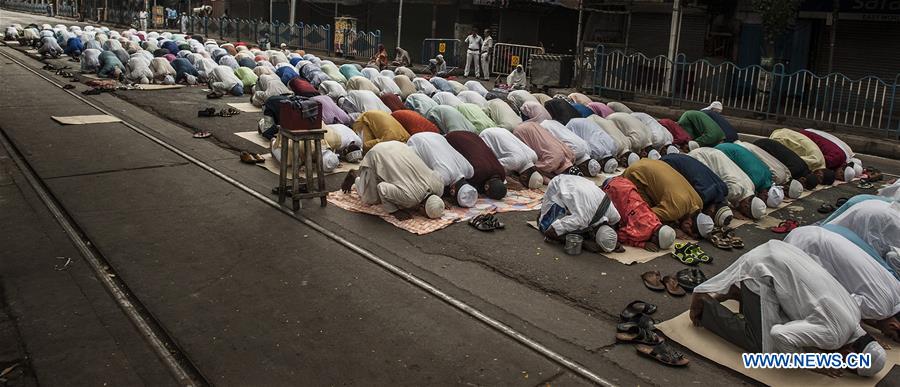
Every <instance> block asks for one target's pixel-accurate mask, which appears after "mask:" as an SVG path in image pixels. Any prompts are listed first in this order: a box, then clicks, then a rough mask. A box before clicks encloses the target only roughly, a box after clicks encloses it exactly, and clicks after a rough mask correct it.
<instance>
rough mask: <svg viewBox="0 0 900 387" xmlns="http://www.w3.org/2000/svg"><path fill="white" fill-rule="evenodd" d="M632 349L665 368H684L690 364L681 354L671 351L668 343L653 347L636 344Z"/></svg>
mask: <svg viewBox="0 0 900 387" xmlns="http://www.w3.org/2000/svg"><path fill="white" fill-rule="evenodd" d="M634 349H635V350H637V352H638V354H640V355H641V356H646V357H649V358H651V359H654V360H656V361H658V362H660V363H663V364H665V365H667V366H672V367H684V366H686V365H688V363H690V361H689V360H688V359H687V358H685V357H684V354H683V353H681V352H678V351H676V350H674V349H672V347H671V346H670V345H669V344H668V343H659V344H657V345H655V346H649V345H645V344H638V345H635V346H634Z"/></svg>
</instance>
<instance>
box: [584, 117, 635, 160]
mask: <svg viewBox="0 0 900 387" xmlns="http://www.w3.org/2000/svg"><path fill="white" fill-rule="evenodd" d="M588 119H589V120H591V121H594V123H595V124H597V125H598V126H600V129H603V131H604V132H606V134H608V135H609V137H610V138H612V139H613V142H615V144H616V151H615V152H613V153H615V155H616V156H621V155H623V154H625V152H629V151H631V140H630V139H628V137H625V134H624V133H622V131H621V130H619V127H618V126H617V125H616V123H615V122H612V121H610V120H607V119H606V118H603V117H600V116H598V115H596V114H591V115H590V116H589V117H588Z"/></svg>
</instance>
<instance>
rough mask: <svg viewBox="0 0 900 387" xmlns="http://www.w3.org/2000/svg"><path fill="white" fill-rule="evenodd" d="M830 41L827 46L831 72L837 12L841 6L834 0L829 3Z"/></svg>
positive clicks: (829, 70)
mask: <svg viewBox="0 0 900 387" xmlns="http://www.w3.org/2000/svg"><path fill="white" fill-rule="evenodd" d="M831 7H832V9H831V39H830V40H831V41H830V42H829V46H828V73H829V74H831V72H832V71H834V47H835V46H836V44H835V41H836V40H837V24H838V13H839V11H840V8H841V1H840V0H834V3H833V4H832V5H831Z"/></svg>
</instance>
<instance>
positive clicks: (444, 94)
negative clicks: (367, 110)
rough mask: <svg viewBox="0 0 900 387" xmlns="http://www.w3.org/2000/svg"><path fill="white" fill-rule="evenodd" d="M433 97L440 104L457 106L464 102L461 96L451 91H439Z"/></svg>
mask: <svg viewBox="0 0 900 387" xmlns="http://www.w3.org/2000/svg"><path fill="white" fill-rule="evenodd" d="M431 99H433V100H434V102H437V104H438V105H447V106H453V107H457V106H459V105H462V104H463V102H462V101H461V100H460V99H459V97H457V96H456V95H454V94H453V93H451V92H449V91H439V92H437V93H435V94H434V96H433V97H431Z"/></svg>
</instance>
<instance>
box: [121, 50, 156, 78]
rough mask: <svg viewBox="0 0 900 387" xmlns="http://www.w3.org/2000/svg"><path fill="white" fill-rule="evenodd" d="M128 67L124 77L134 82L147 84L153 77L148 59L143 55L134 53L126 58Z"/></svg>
mask: <svg viewBox="0 0 900 387" xmlns="http://www.w3.org/2000/svg"><path fill="white" fill-rule="evenodd" d="M126 68H127V69H128V70H127V71H126V72H125V78H126V79H128V80H129V81H131V82H134V83H141V84H147V83H150V80H152V79H153V71H150V61H148V60H147V58H145V57H144V56H143V55H139V54H135V55H134V56H132V57H131V59H128V65H127V66H126Z"/></svg>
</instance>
